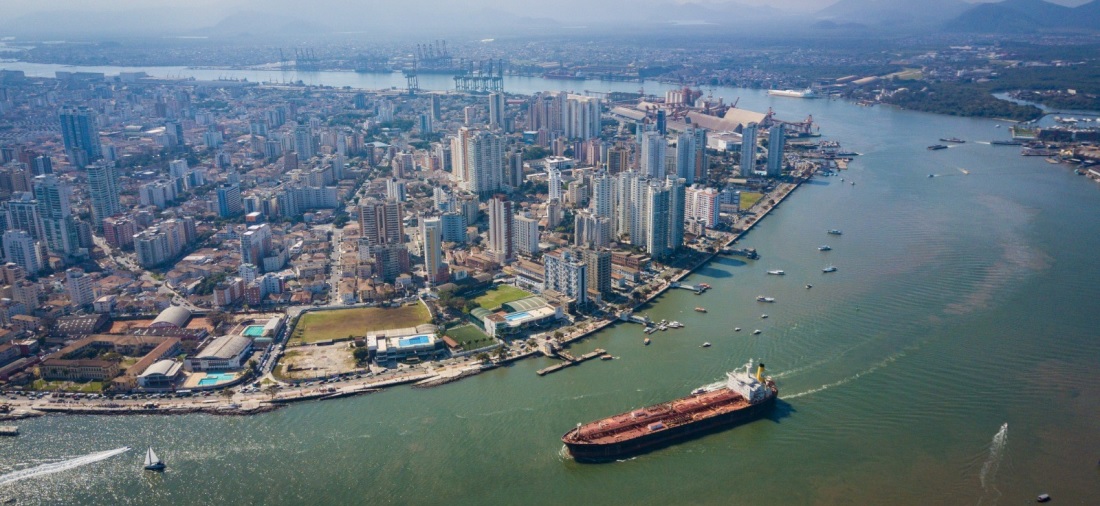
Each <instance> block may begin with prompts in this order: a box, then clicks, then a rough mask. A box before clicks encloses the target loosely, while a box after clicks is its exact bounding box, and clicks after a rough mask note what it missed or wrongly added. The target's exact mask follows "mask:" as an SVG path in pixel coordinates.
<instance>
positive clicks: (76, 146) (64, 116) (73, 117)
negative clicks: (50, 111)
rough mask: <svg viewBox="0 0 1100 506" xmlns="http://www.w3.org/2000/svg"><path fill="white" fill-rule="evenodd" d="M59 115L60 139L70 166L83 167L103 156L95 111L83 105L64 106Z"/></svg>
mask: <svg viewBox="0 0 1100 506" xmlns="http://www.w3.org/2000/svg"><path fill="white" fill-rule="evenodd" d="M59 116H60V119H61V139H62V141H63V142H64V143H65V152H66V153H67V154H68V155H69V163H70V164H71V165H72V166H74V167H78V168H79V167H84V166H85V165H88V164H89V163H91V162H93V161H96V160H98V159H100V158H102V157H103V145H102V144H100V142H99V130H98V126H97V125H96V114H95V111H92V110H91V109H89V108H87V107H84V106H80V107H66V108H63V109H61V113H60V115H59Z"/></svg>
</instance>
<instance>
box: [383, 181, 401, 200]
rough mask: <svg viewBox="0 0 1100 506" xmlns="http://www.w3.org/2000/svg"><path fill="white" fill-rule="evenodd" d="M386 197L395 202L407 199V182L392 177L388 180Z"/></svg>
mask: <svg viewBox="0 0 1100 506" xmlns="http://www.w3.org/2000/svg"><path fill="white" fill-rule="evenodd" d="M386 199H388V200H392V201H394V202H404V201H405V182H404V181H402V180H400V179H397V178H395V177H391V178H389V179H387V180H386Z"/></svg>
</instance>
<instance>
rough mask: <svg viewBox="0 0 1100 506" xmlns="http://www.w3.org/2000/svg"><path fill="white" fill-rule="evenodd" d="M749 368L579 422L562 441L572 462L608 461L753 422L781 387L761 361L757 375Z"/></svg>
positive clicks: (762, 414)
mask: <svg viewBox="0 0 1100 506" xmlns="http://www.w3.org/2000/svg"><path fill="white" fill-rule="evenodd" d="M751 367H752V364H751V363H750V364H747V365H746V366H745V368H744V369H743V370H737V371H732V372H728V373H726V380H725V381H721V382H718V383H713V384H710V385H706V386H702V387H699V388H697V389H695V390H694V391H692V392H691V395H688V396H687V397H682V398H679V399H676V400H673V401H669V402H664V403H661V404H656V405H653V406H649V407H645V408H641V409H635V410H631V411H627V412H625V413H620V414H618V415H614V416H610V417H607V418H603V419H600V420H596V421H593V422H589V423H586V424H578V425H577V427H576V428H574V429H573V430H570V431H569V432H566V433H565V435H564V436H562V438H561V440H562V442H563V443H565V447H566V449H567V450H568V451H569V454H570V455H572V456H573V459H574V460H577V461H579V462H607V461H612V460H617V459H621V458H625V457H630V456H632V455H638V454H641V453H646V452H649V451H651V450H656V449H658V448H663V447H666V446H669V445H672V444H675V443H678V442H681V441H685V440H687V439H691V438H695V437H698V436H701V435H703V434H707V433H711V432H715V431H718V430H722V429H726V428H730V427H733V426H735V425H740V424H742V423H746V422H749V421H752V420H755V419H757V418H760V417H761V416H764V415H765V414H767V413H768V411H770V410H771V409H772V408H773V407H774V406H775V399H776V397H778V395H779V389H778V388H776V386H775V381H773V380H772V379H771V378H768V377H765V376H764V364H760V366H759V367H758V368H757V370H756V374H755V375H753V374H751V373H750V372H749V369H750V368H751Z"/></svg>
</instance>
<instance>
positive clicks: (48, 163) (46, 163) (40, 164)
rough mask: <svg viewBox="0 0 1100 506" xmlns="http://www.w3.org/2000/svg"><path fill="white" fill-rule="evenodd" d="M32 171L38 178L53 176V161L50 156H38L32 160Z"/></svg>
mask: <svg viewBox="0 0 1100 506" xmlns="http://www.w3.org/2000/svg"><path fill="white" fill-rule="evenodd" d="M31 169H32V170H33V171H34V175H36V176H41V175H45V174H53V160H52V159H50V157H49V156H48V155H40V156H36V157H34V159H33V160H31Z"/></svg>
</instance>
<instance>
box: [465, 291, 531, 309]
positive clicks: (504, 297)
mask: <svg viewBox="0 0 1100 506" xmlns="http://www.w3.org/2000/svg"><path fill="white" fill-rule="evenodd" d="M530 296H531V292H527V291H524V290H520V289H519V288H516V287H514V286H511V285H496V286H494V287H493V288H490V289H488V290H486V291H485V293H484V294H482V295H479V296H477V297H476V298H474V302H476V303H477V305H478V306H481V307H483V308H485V309H488V310H490V311H492V310H494V309H497V308H499V307H500V306H501V304H505V303H507V302H512V301H514V300H520V299H522V298H524V297H530Z"/></svg>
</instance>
